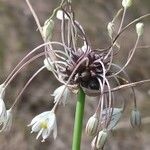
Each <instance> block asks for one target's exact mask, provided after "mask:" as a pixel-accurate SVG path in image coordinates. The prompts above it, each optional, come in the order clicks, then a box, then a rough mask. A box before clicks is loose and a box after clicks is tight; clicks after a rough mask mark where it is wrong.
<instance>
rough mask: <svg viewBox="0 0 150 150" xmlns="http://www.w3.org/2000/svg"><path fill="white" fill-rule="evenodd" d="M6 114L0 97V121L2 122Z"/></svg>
mask: <svg viewBox="0 0 150 150" xmlns="http://www.w3.org/2000/svg"><path fill="white" fill-rule="evenodd" d="M6 116H7V112H6V107H5V103H4V101H3V99H2V98H0V123H2V122H3V121H4V120H5V119H6Z"/></svg>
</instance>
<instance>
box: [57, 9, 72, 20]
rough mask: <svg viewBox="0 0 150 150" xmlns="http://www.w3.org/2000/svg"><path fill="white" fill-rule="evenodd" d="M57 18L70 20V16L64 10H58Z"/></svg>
mask: <svg viewBox="0 0 150 150" xmlns="http://www.w3.org/2000/svg"><path fill="white" fill-rule="evenodd" d="M56 18H57V19H59V20H63V19H65V20H68V19H69V18H68V16H67V15H66V14H65V13H64V12H63V11H62V10H58V11H57V14H56Z"/></svg>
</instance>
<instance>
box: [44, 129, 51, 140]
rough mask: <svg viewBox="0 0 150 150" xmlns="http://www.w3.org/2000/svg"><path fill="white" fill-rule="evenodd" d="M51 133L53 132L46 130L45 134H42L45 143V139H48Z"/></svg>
mask: <svg viewBox="0 0 150 150" xmlns="http://www.w3.org/2000/svg"><path fill="white" fill-rule="evenodd" d="M50 133H51V130H48V129H44V130H43V132H42V138H43V140H44V141H45V139H47V138H48V136H49V135H50Z"/></svg>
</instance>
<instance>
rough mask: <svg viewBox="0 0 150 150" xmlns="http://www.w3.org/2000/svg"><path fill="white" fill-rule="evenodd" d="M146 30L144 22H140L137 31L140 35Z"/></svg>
mask: <svg viewBox="0 0 150 150" xmlns="http://www.w3.org/2000/svg"><path fill="white" fill-rule="evenodd" d="M143 31H144V24H143V23H142V22H139V23H137V24H136V33H137V35H138V36H141V35H142V34H143Z"/></svg>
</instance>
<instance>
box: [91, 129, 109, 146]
mask: <svg viewBox="0 0 150 150" xmlns="http://www.w3.org/2000/svg"><path fill="white" fill-rule="evenodd" d="M107 137H108V133H107V131H106V130H102V131H100V132H99V133H98V137H97V136H96V137H95V138H94V139H93V141H92V143H91V146H92V149H95V148H96V149H103V147H104V145H105V143H106V141H107Z"/></svg>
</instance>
